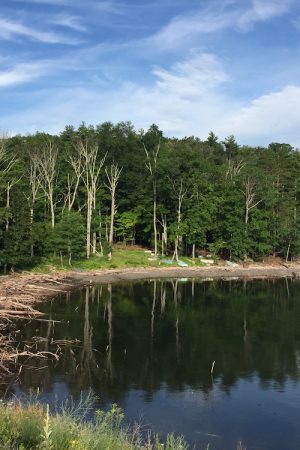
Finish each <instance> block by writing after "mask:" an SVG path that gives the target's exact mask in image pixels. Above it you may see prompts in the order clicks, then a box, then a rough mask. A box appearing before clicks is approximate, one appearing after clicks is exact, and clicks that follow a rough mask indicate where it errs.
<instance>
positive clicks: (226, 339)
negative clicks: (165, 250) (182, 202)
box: [11, 279, 300, 450]
mask: <svg viewBox="0 0 300 450" xmlns="http://www.w3.org/2000/svg"><path fill="white" fill-rule="evenodd" d="M42 309H43V311H44V312H45V313H46V314H47V315H48V317H50V318H51V319H53V320H55V321H60V322H59V323H54V324H52V322H49V323H47V322H31V323H28V324H27V325H24V328H23V329H22V336H21V339H23V340H26V341H27V340H28V341H29V340H31V339H32V338H33V337H35V339H37V340H38V341H40V343H39V348H40V349H41V350H52V349H53V348H55V347H53V344H51V342H52V341H60V340H65V339H68V340H75V339H77V340H79V341H80V342H77V343H75V344H73V345H69V346H64V345H61V349H62V356H61V358H60V360H59V362H57V363H54V362H45V361H44V360H42V361H39V362H38V365H39V367H38V370H36V368H35V369H33V368H31V367H29V365H28V364H27V367H26V368H25V370H24V372H23V374H22V375H21V380H20V384H19V385H14V386H11V391H12V392H13V393H14V394H16V395H17V396H20V395H22V394H23V393H26V392H28V390H29V389H30V388H37V387H39V388H40V389H41V390H42V391H43V400H44V401H47V402H50V403H52V402H54V401H55V399H59V400H60V401H61V400H63V399H64V398H67V397H69V396H70V395H72V396H73V397H74V398H78V397H79V395H80V393H81V392H82V391H83V392H87V391H88V389H89V388H92V390H93V391H94V392H95V393H96V394H97V396H98V398H99V401H98V404H97V405H96V407H101V408H104V409H106V408H109V406H110V405H111V404H112V403H117V404H118V405H119V406H121V407H122V408H123V409H124V411H125V414H126V419H127V420H128V421H129V422H130V423H133V422H134V421H139V422H141V423H142V425H143V429H144V430H145V431H146V430H147V429H149V428H151V429H153V430H155V431H157V432H159V433H160V435H161V436H164V435H165V433H167V432H171V431H174V432H175V433H176V434H183V435H184V436H185V438H186V440H187V441H188V442H189V443H190V444H191V446H192V445H196V447H197V448H203V447H205V446H206V445H207V444H208V443H210V449H211V450H227V449H228V450H229V449H230V450H232V449H235V448H236V444H237V442H238V441H242V443H243V444H244V446H246V447H247V450H250V449H272V450H277V449H278V450H283V449H289V450H293V449H295V450H296V449H299V448H300V426H299V423H300V383H299V381H300V281H297V280H284V279H283V280H276V281H272V280H269V281H201V280H193V281H186V280H168V281H166V280H159V281H146V282H145V281H143V282H134V283H120V284H114V285H108V286H107V285H106V286H105V285H103V286H93V287H90V288H85V289H82V290H79V291H77V292H75V293H73V294H72V295H68V296H67V297H61V298H58V299H55V300H53V301H52V302H49V303H46V304H44V305H43V306H42ZM41 338H43V339H41ZM213 361H215V366H214V370H213V374H212V375H211V368H212V364H213Z"/></svg>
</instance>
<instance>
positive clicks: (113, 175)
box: [105, 163, 122, 261]
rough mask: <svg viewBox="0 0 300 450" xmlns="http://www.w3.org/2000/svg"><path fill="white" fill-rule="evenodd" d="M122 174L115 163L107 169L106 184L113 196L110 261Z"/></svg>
mask: <svg viewBox="0 0 300 450" xmlns="http://www.w3.org/2000/svg"><path fill="white" fill-rule="evenodd" d="M121 172H122V167H121V168H120V167H118V165H117V164H115V163H113V164H111V166H110V168H109V170H108V169H107V168H105V173H106V177H107V182H108V184H105V185H106V187H107V188H108V189H109V191H110V195H111V207H110V228H109V239H108V243H109V253H108V259H109V261H110V260H111V259H112V246H113V240H114V218H115V214H116V212H117V207H116V189H117V185H118V182H119V178H120V175H121Z"/></svg>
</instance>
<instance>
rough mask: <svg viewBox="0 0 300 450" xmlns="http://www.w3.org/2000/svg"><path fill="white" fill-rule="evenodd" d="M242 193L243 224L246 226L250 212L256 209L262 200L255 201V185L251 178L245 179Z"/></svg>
mask: <svg viewBox="0 0 300 450" xmlns="http://www.w3.org/2000/svg"><path fill="white" fill-rule="evenodd" d="M242 192H243V194H244V197H245V224H246V226H247V224H248V222H249V216H250V212H251V210H252V209H254V208H256V207H257V206H258V205H259V204H260V203H261V202H262V200H258V201H256V183H255V181H254V180H253V179H252V178H251V177H247V178H246V180H245V183H244V189H243V190H242Z"/></svg>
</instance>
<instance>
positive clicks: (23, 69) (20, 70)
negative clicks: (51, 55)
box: [0, 62, 49, 88]
mask: <svg viewBox="0 0 300 450" xmlns="http://www.w3.org/2000/svg"><path fill="white" fill-rule="evenodd" d="M48 69H49V64H48V63H46V62H45V63H43V62H37V63H27V64H25V63H23V64H22V63H20V64H16V65H14V66H13V67H11V68H9V69H6V70H0V88H3V87H9V86H14V85H16V84H23V83H28V82H30V81H33V80H35V79H36V78H39V77H40V76H42V75H44V74H45V73H46V71H47V70H48Z"/></svg>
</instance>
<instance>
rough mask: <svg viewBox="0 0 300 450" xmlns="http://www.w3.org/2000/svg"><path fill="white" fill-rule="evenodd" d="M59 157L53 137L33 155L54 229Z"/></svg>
mask: <svg viewBox="0 0 300 450" xmlns="http://www.w3.org/2000/svg"><path fill="white" fill-rule="evenodd" d="M57 157H58V147H57V145H56V144H55V143H54V142H53V141H52V140H51V139H49V140H48V141H47V142H46V143H45V144H44V145H43V146H42V147H41V148H40V149H39V151H37V152H35V153H34V154H33V155H32V158H33V159H34V164H35V165H36V167H37V171H38V177H39V178H40V186H41V189H42V191H43V192H44V194H45V197H46V198H47V200H48V202H49V207H50V213H51V226H52V229H53V228H54V226H55V205H54V185H55V175H56V163H57Z"/></svg>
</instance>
